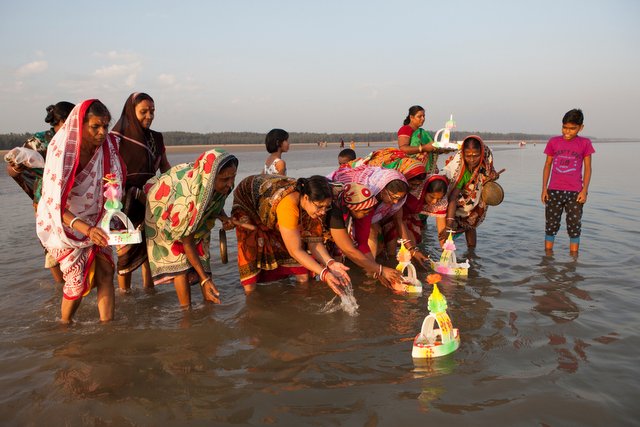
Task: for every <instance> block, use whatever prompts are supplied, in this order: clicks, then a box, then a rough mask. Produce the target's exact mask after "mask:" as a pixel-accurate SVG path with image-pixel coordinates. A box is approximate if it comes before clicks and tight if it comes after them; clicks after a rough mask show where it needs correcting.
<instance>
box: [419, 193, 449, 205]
mask: <svg viewBox="0 0 640 427" xmlns="http://www.w3.org/2000/svg"><path fill="white" fill-rule="evenodd" d="M443 198H444V193H443V192H441V191H434V192H433V193H427V195H426V196H425V198H424V201H425V203H426V204H427V205H435V204H436V203H438V202H439V201H440V200H442V199H443Z"/></svg>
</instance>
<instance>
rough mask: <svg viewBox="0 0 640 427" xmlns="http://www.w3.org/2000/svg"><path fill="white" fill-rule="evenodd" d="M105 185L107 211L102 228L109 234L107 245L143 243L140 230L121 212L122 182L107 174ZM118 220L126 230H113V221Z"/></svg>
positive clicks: (101, 222) (102, 221)
mask: <svg viewBox="0 0 640 427" xmlns="http://www.w3.org/2000/svg"><path fill="white" fill-rule="evenodd" d="M103 179H104V180H105V181H106V183H105V184H104V198H105V202H104V208H105V210H106V212H105V214H104V216H103V217H102V220H101V221H100V228H101V229H102V230H103V231H104V232H105V233H106V234H107V244H109V245H129V244H134V243H140V242H142V234H141V232H140V230H136V228H135V227H134V226H133V224H132V223H131V221H130V220H129V218H128V217H127V216H126V215H125V214H124V213H123V212H122V211H121V209H122V202H120V199H121V197H122V188H121V185H120V180H118V179H117V178H116V177H115V175H113V174H107V175H106V176H105V177H104V178H103ZM113 218H118V219H119V220H120V221H122V224H124V226H125V229H124V230H111V220H112V219H113Z"/></svg>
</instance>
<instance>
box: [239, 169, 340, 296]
mask: <svg viewBox="0 0 640 427" xmlns="http://www.w3.org/2000/svg"><path fill="white" fill-rule="evenodd" d="M233 196H234V198H233V208H232V210H231V215H232V217H233V218H234V220H236V221H237V222H239V223H243V224H251V225H254V226H255V229H249V228H248V227H236V236H237V238H238V270H239V272H240V282H241V283H242V285H243V286H244V290H245V293H247V294H248V293H250V292H252V291H253V290H254V289H255V287H256V284H257V283H262V282H269V281H273V280H279V279H282V278H285V277H288V276H295V277H296V280H297V281H298V282H305V281H307V280H308V279H309V272H311V273H312V274H314V275H315V276H316V278H317V279H319V280H321V281H323V282H325V283H326V284H327V285H328V286H329V287H330V288H331V289H332V290H333V291H334V292H335V293H336V294H338V295H340V294H342V287H343V285H345V284H349V283H350V282H351V280H350V278H349V275H348V274H347V270H348V268H347V267H345V266H344V265H343V264H342V263H339V262H337V261H335V260H333V259H332V258H331V256H330V255H329V252H328V251H327V249H326V248H325V246H324V243H323V232H322V230H323V228H322V223H323V221H324V217H325V216H326V214H327V212H328V210H329V208H330V207H331V200H332V192H331V188H330V186H329V182H328V180H327V179H326V178H325V177H323V176H319V175H314V176H312V177H310V178H299V179H298V180H295V179H293V178H287V177H284V176H273V175H253V176H249V177H247V178H245V179H243V180H242V181H241V182H240V183H239V184H238V187H237V188H236V189H235V191H234V192H233ZM307 250H309V252H311V255H310V254H309V253H308V252H307Z"/></svg>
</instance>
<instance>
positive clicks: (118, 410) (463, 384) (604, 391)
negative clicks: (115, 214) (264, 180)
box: [0, 143, 640, 426]
mask: <svg viewBox="0 0 640 427" xmlns="http://www.w3.org/2000/svg"><path fill="white" fill-rule="evenodd" d="M295 147H296V146H295V143H294V144H293V145H292V150H291V151H290V152H289V153H287V166H288V167H289V168H290V172H291V174H292V175H294V176H302V175H311V174H313V173H323V174H324V173H327V172H329V171H330V169H331V167H332V166H333V165H334V164H336V163H337V161H336V158H337V151H335V150H331V149H326V150H311V151H305V150H296V148H295ZM638 147H640V146H635V145H633V144H608V145H604V144H600V145H596V150H598V151H597V153H596V155H597V157H594V177H593V182H592V186H591V187H592V189H591V192H590V200H589V202H588V204H587V206H586V207H585V218H584V221H583V228H584V231H583V237H582V241H581V253H580V255H579V257H577V258H572V257H570V256H569V254H568V238H567V237H566V235H563V232H565V231H564V230H563V229H561V231H560V233H559V234H558V237H557V239H556V250H555V253H554V254H553V256H546V255H545V254H544V250H543V238H544V212H543V208H542V205H541V204H540V203H539V200H538V199H539V190H540V189H539V183H540V173H541V170H542V162H543V160H544V156H543V155H542V149H543V146H542V145H540V146H538V147H530V148H526V149H511V150H495V157H496V160H495V161H496V165H497V166H499V167H500V168H501V167H507V172H505V174H503V176H502V178H501V181H500V182H501V184H502V186H503V187H504V189H505V193H506V198H505V201H504V202H503V204H502V205H500V206H497V207H492V208H491V209H490V210H489V212H488V215H487V219H486V221H485V223H484V224H482V226H481V228H480V230H479V232H478V247H477V249H476V250H475V251H473V252H470V251H468V250H467V248H466V245H465V243H464V239H460V240H458V241H457V242H456V244H457V246H458V252H457V255H458V257H459V258H461V259H462V258H469V261H470V263H471V268H470V271H469V277H468V278H466V279H455V278H450V277H443V280H442V282H441V284H442V286H440V290H441V292H442V293H443V294H444V296H445V297H446V298H447V302H448V309H447V311H448V313H449V315H450V317H451V320H452V322H453V325H454V326H455V327H456V328H458V329H459V330H460V336H461V346H460V348H459V349H458V350H457V351H456V352H454V353H453V354H451V355H449V356H447V357H444V358H440V359H435V360H413V359H412V358H411V348H412V341H413V338H414V337H415V335H416V334H417V333H418V332H419V330H420V326H421V323H422V320H423V319H424V317H425V316H426V315H427V314H428V310H427V297H428V296H429V293H430V289H429V286H427V285H426V284H425V288H424V291H423V292H424V293H423V295H420V296H406V295H398V294H394V293H392V292H390V291H389V290H388V289H386V288H383V287H381V286H377V285H375V283H374V282H372V281H371V280H370V279H367V278H366V277H365V276H364V275H362V274H360V273H357V272H355V269H353V270H352V271H354V274H353V276H352V279H353V299H354V300H352V301H351V304H352V307H353V306H355V304H357V306H358V307H357V315H356V316H351V315H349V313H347V312H345V310H344V309H336V308H337V307H340V306H341V305H342V304H343V303H342V300H340V301H339V300H338V299H337V298H336V299H335V300H333V299H334V294H333V292H332V291H331V290H330V289H328V288H327V287H326V285H323V284H322V283H318V282H314V281H312V282H309V283H307V284H304V285H296V284H295V283H293V281H289V280H283V281H278V282H274V283H271V284H269V285H266V286H259V287H258V288H257V290H256V292H255V293H253V294H252V295H250V296H249V297H245V295H244V293H243V290H242V288H241V286H240V285H239V283H238V274H237V270H236V266H235V264H234V263H233V260H234V259H235V256H236V254H237V251H236V249H235V247H236V242H235V240H234V239H235V234H234V233H230V234H229V235H228V237H229V242H228V243H229V259H230V260H231V262H230V263H229V264H226V265H224V264H221V263H220V260H219V259H218V258H217V257H215V256H214V259H213V265H212V269H213V272H214V273H213V274H214V279H215V281H216V284H217V285H218V288H219V289H220V291H221V299H222V304H220V305H216V306H214V305H210V304H204V303H202V300H201V298H199V297H196V298H194V307H193V310H191V311H186V312H185V311H183V310H181V309H180V308H179V307H178V306H177V300H176V296H175V292H174V290H173V287H172V286H160V287H158V288H157V291H156V292H155V293H147V292H144V291H143V290H142V289H141V280H140V277H139V276H138V275H136V274H134V279H133V290H132V292H131V293H130V294H126V295H121V294H118V295H117V296H116V320H115V321H114V322H113V323H111V324H109V325H102V324H100V323H99V322H98V321H97V316H96V312H95V293H94V294H92V295H90V296H89V297H88V299H87V301H85V302H83V304H82V306H81V307H80V309H79V310H78V313H77V316H76V318H77V320H78V321H77V323H76V324H74V325H72V326H71V327H69V328H62V327H60V326H59V324H58V322H57V319H58V317H59V310H60V297H61V289H60V286H59V285H55V284H54V283H53V282H52V280H51V279H50V275H49V273H48V272H47V271H46V270H44V269H43V268H42V263H43V259H42V251H41V248H40V246H39V245H38V244H37V242H36V241H35V240H34V239H35V231H34V223H33V221H34V219H33V216H32V209H31V206H30V204H29V202H28V199H27V198H26V197H24V195H23V194H21V193H20V190H19V189H18V188H17V186H15V184H13V182H12V181H10V180H9V179H8V178H7V177H6V176H2V177H0V196H2V198H3V208H2V209H3V216H4V218H3V219H4V221H3V222H2V223H0V238H2V241H3V242H4V243H5V245H4V248H5V249H4V250H3V252H2V255H1V256H0V264H1V265H2V279H1V280H2V282H0V283H1V286H2V291H3V298H2V299H0V311H1V312H2V313H3V316H1V317H0V331H1V332H0V360H2V363H0V424H2V425H42V424H44V423H47V422H48V423H55V424H56V425H57V424H62V425H65V424H68V425H180V426H182V425H203V424H207V425H209V424H211V425H227V424H258V425H262V424H278V425H367V426H376V425H423V424H429V423H431V424H435V423H440V422H442V423H452V424H453V425H473V424H488V423H496V420H499V423H500V424H504V425H532V424H543V425H633V424H634V423H636V422H637V419H638V416H639V415H640V413H639V412H640V410H638V409H636V408H637V404H636V403H635V397H636V396H638V395H640V380H639V378H640V372H639V369H638V367H637V362H636V360H635V359H636V357H635V355H636V353H637V351H638V350H639V349H640V337H638V334H637V326H638V324H640V314H639V313H638V310H637V307H638V305H639V303H640V296H639V295H638V292H637V286H638V274H637V273H638V270H637V265H638V264H639V263H640V255H638V254H640V239H638V234H639V233H640V232H639V231H637V227H636V222H637V220H636V219H635V218H636V216H637V215H635V212H638V211H640V200H638V198H637V197H635V198H634V197H629V195H630V194H637V189H635V187H634V186H633V183H632V180H629V179H628V178H625V177H623V176H622V175H621V174H622V173H623V172H622V171H625V170H633V169H632V166H633V165H632V164H631V161H632V160H631V159H634V158H637V155H638V154H640V149H638ZM356 151H358V155H364V154H366V150H365V149H357V150H356ZM310 155H313V157H314V162H313V163H312V162H309V161H308V158H309V156H310ZM265 156H266V153H263V152H255V153H252V152H246V151H243V152H239V153H238V157H239V159H240V168H239V172H240V173H239V176H238V179H241V178H242V177H244V176H246V175H248V174H250V173H254V172H257V171H259V170H260V168H261V166H262V162H263V160H264V158H265ZM178 157H179V158H178ZM195 157H196V155H193V154H189V155H186V154H183V155H180V156H177V157H175V158H173V159H172V161H173V162H174V163H175V162H176V160H182V161H185V160H192V159H193V158H195ZM625 162H626V163H625ZM605 171H608V172H607V173H608V174H609V175H606V174H605ZM228 203H229V205H228V206H227V209H228V208H229V207H230V199H229V201H228ZM612 207H615V208H614V209H612ZM429 226H430V228H429V230H428V231H427V233H426V235H425V239H424V242H423V244H422V248H423V249H424V250H426V251H428V252H429V253H430V254H431V256H432V257H433V256H439V255H440V250H439V248H438V247H437V243H436V242H435V236H434V235H433V234H435V231H434V227H433V222H430V223H429ZM212 237H213V239H212V242H211V244H212V248H216V247H217V245H218V242H217V241H216V240H217V233H216V232H214V233H213V236H212ZM565 247H566V249H567V250H566V251H565V250H564V249H563V248H565ZM212 253H214V254H217V251H215V250H214V251H212ZM389 262H390V263H391V261H389ZM426 274H427V272H426V271H419V272H418V277H419V278H420V279H422V280H423V281H424V278H425V276H426ZM332 300H333V302H331V301H332ZM354 301H355V303H354ZM327 307H328V308H327ZM323 309H324V310H323Z"/></svg>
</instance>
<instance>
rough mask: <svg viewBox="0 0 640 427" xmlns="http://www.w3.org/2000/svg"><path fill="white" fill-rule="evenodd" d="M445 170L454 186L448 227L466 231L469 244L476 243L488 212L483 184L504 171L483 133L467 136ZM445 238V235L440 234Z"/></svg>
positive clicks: (474, 244) (470, 246)
mask: <svg viewBox="0 0 640 427" xmlns="http://www.w3.org/2000/svg"><path fill="white" fill-rule="evenodd" d="M444 173H445V175H446V176H447V178H448V179H449V181H450V182H451V186H452V187H453V189H452V190H451V193H450V195H449V206H448V208H447V217H446V223H447V228H448V229H451V230H453V231H454V232H455V233H462V232H464V234H465V238H466V240H467V247H468V248H475V247H476V228H477V227H478V226H479V225H480V224H481V223H482V221H484V218H485V216H486V215H487V205H486V204H485V203H484V201H483V200H482V187H483V185H484V184H485V183H486V182H489V181H494V180H496V179H498V177H499V176H500V173H502V171H501V172H496V170H495V169H494V167H493V154H492V153H491V149H490V148H489V147H487V146H486V145H485V143H484V142H483V141H482V139H481V138H480V137H479V136H476V135H471V136H468V137H466V138H465V139H464V141H463V142H462V147H460V150H459V151H458V152H457V153H456V154H455V155H454V156H453V157H452V158H451V159H449V160H448V161H447V164H446V165H445V167H444ZM440 238H441V239H442V236H440Z"/></svg>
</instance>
